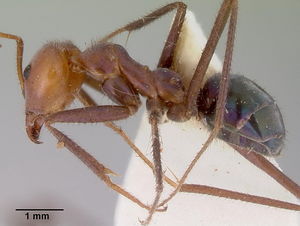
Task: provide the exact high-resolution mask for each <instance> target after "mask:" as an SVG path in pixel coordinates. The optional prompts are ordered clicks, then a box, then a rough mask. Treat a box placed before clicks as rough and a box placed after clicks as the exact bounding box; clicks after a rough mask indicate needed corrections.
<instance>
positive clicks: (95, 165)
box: [46, 123, 164, 211]
mask: <svg viewBox="0 0 300 226" xmlns="http://www.w3.org/2000/svg"><path fill="white" fill-rule="evenodd" d="M46 127H47V129H48V130H49V131H50V132H51V133H52V134H53V135H54V136H55V137H56V138H57V140H58V141H59V142H62V143H63V144H64V146H65V147H66V148H67V149H69V150H70V151H71V152H72V153H73V154H74V155H75V156H76V157H77V158H78V159H80V160H81V161H82V162H83V163H84V164H85V165H86V166H87V167H88V168H90V169H91V170H92V171H93V173H94V174H96V175H97V176H98V177H99V178H100V179H101V180H103V181H104V183H106V184H107V186H109V187H110V188H111V189H113V190H115V191H116V192H118V193H119V194H121V195H123V196H125V197H126V198H128V199H130V200H131V201H133V202H134V203H136V204H137V205H139V206H140V207H142V208H145V209H149V207H148V206H147V205H145V204H143V203H142V202H141V201H140V200H139V199H137V198H136V197H135V196H133V195H131V194H130V193H129V192H127V191H126V190H124V189H123V188H121V187H120V186H118V185H117V184H115V183H113V182H112V181H111V179H110V178H109V176H108V174H113V171H111V170H110V169H108V168H106V167H105V166H104V165H102V164H101V163H99V162H98V161H97V160H96V159H95V158H94V157H93V156H92V155H90V154H89V153H88V152H86V151H85V150H84V149H83V148H81V147H80V146H79V145H78V144H76V143H75V142H74V141H72V140H71V139H70V138H69V137H67V136H66V135H65V134H63V133H62V132H60V131H59V130H57V129H56V128H54V127H52V126H51V125H50V124H47V123H46ZM158 211H164V209H162V210H158Z"/></svg>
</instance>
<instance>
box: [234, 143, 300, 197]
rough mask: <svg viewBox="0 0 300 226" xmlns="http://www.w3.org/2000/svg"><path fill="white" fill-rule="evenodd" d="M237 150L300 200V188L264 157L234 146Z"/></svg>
mask: <svg viewBox="0 0 300 226" xmlns="http://www.w3.org/2000/svg"><path fill="white" fill-rule="evenodd" d="M232 147H233V148H234V149H235V150H237V151H238V152H239V153H240V154H241V155H242V156H243V157H244V158H246V159H247V160H248V161H249V162H251V163H252V164H254V165H255V166H256V167H258V168H260V169H261V170H263V171H265V172H266V173H267V174H268V175H269V176H271V177H273V178H274V179H275V180H276V181H277V182H278V183H279V184H281V185H282V186H283V187H284V188H286V189H287V190H288V191H289V192H291V193H292V194H294V195H295V196H296V197H297V198H298V199H300V186H299V185H298V184H296V183H295V182H294V181H292V180H291V179H290V178H288V177H287V176H286V175H285V174H283V173H282V172H281V171H280V170H279V169H277V168H276V166H274V165H273V164H272V163H271V162H269V161H268V160H267V159H266V158H265V157H264V156H262V155H260V154H257V153H255V152H254V151H251V152H249V151H247V150H245V149H243V148H241V147H237V146H232Z"/></svg>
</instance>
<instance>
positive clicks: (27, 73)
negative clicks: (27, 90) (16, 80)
mask: <svg viewBox="0 0 300 226" xmlns="http://www.w3.org/2000/svg"><path fill="white" fill-rule="evenodd" d="M30 71H31V65H30V64H28V65H27V67H26V68H25V70H24V72H23V76H24V78H25V79H28V77H29V75H30Z"/></svg>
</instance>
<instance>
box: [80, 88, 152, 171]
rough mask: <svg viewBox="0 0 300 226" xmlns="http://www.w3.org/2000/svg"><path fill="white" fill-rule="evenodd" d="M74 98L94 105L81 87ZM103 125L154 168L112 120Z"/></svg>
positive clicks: (84, 103)
mask: <svg viewBox="0 0 300 226" xmlns="http://www.w3.org/2000/svg"><path fill="white" fill-rule="evenodd" d="M98 91H99V89H98ZM76 98H77V99H78V100H79V101H80V102H81V103H82V104H83V105H84V106H86V107H90V106H96V105H97V104H96V103H95V101H94V100H93V99H92V98H91V97H90V96H89V95H88V94H87V93H86V92H85V91H84V90H83V89H81V90H80V91H79V93H78V94H77V95H76ZM104 125H105V126H107V127H109V128H111V129H112V130H113V131H115V132H116V133H117V134H119V135H120V136H121V137H122V138H123V139H124V141H125V142H126V143H127V144H128V145H129V147H131V149H132V150H133V151H134V152H135V153H136V154H137V155H138V156H139V157H140V158H141V159H142V160H143V161H144V162H145V163H146V165H148V166H149V167H150V168H152V169H154V166H153V164H152V162H151V161H150V160H149V159H148V158H147V157H146V156H145V155H144V154H143V152H141V151H140V149H139V148H138V147H137V146H135V144H134V143H133V142H132V141H131V139H130V138H129V137H128V136H127V134H126V133H125V132H124V131H123V130H122V129H121V128H120V127H118V126H117V125H116V124H114V123H113V122H109V121H108V122H104Z"/></svg>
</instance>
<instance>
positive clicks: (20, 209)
mask: <svg viewBox="0 0 300 226" xmlns="http://www.w3.org/2000/svg"><path fill="white" fill-rule="evenodd" d="M16 211H64V209H16Z"/></svg>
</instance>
